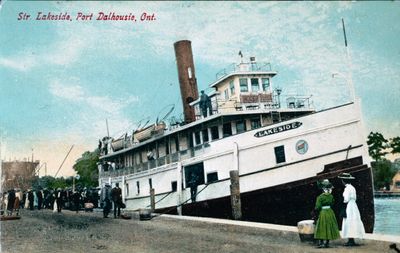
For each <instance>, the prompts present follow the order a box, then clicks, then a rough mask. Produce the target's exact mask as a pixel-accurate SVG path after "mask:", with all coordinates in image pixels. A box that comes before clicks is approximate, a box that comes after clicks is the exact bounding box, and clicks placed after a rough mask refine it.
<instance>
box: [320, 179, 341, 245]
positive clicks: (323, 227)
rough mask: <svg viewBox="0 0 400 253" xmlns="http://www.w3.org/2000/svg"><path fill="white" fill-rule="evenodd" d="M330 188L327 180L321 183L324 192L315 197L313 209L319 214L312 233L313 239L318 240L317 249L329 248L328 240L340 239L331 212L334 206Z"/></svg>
mask: <svg viewBox="0 0 400 253" xmlns="http://www.w3.org/2000/svg"><path fill="white" fill-rule="evenodd" d="M332 188H333V186H332V184H331V183H330V182H329V180H328V179H325V180H324V181H322V190H323V191H324V192H323V193H322V194H321V195H319V196H318V197H317V201H316V204H315V209H316V210H317V211H318V212H319V217H318V220H317V224H316V226H315V232H314V238H315V239H318V240H319V244H318V248H329V240H335V239H338V238H340V234H339V228H338V224H337V221H336V217H335V213H334V212H333V210H332V206H333V204H334V199H333V196H332V194H331V192H332Z"/></svg>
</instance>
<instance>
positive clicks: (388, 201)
mask: <svg viewBox="0 0 400 253" xmlns="http://www.w3.org/2000/svg"><path fill="white" fill-rule="evenodd" d="M399 212H400V198H375V227H374V233H376V234H386V235H400V229H399V228H400V219H399Z"/></svg>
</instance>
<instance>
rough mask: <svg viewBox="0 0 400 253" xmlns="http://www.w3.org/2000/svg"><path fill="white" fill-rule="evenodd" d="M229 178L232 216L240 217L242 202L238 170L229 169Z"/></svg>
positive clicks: (237, 218) (238, 218)
mask: <svg viewBox="0 0 400 253" xmlns="http://www.w3.org/2000/svg"><path fill="white" fill-rule="evenodd" d="M229 175H230V178H231V186H230V188H231V206H232V216H233V219H235V220H241V219H242V204H241V201H240V186H239V171H238V170H231V171H229Z"/></svg>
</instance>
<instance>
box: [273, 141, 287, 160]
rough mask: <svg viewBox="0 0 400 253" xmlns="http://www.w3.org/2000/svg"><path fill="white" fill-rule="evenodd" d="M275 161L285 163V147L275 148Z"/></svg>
mask: <svg viewBox="0 0 400 253" xmlns="http://www.w3.org/2000/svg"><path fill="white" fill-rule="evenodd" d="M275 159H276V163H284V162H286V158H285V146H283V145H282V146H278V147H275Z"/></svg>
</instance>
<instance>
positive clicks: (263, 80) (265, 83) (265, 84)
mask: <svg viewBox="0 0 400 253" xmlns="http://www.w3.org/2000/svg"><path fill="white" fill-rule="evenodd" d="M261 83H262V88H263V91H269V78H261Z"/></svg>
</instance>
